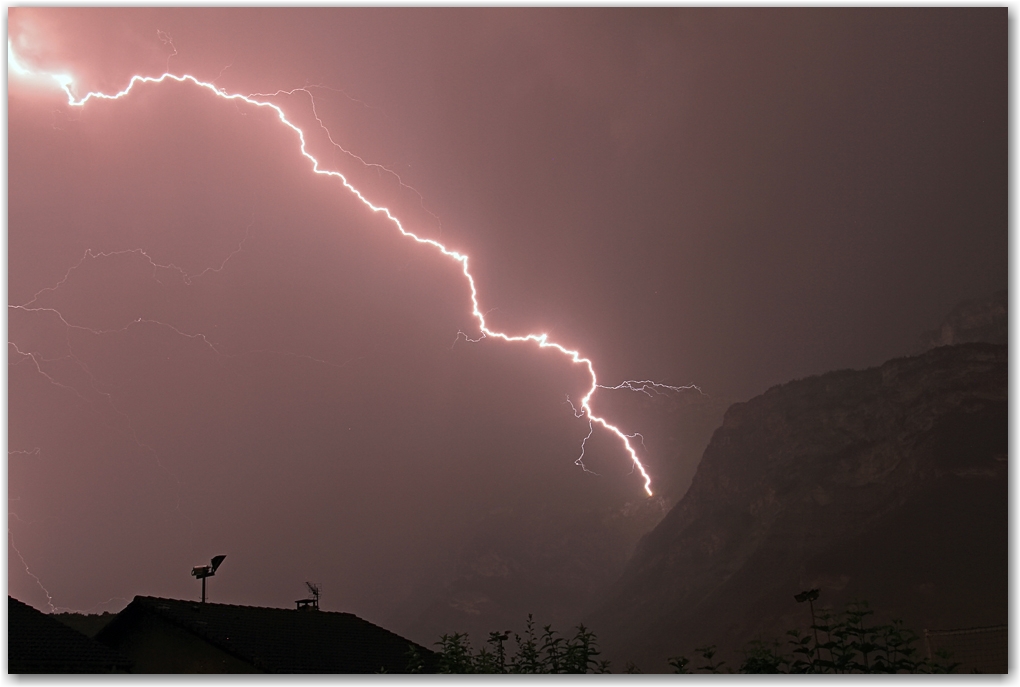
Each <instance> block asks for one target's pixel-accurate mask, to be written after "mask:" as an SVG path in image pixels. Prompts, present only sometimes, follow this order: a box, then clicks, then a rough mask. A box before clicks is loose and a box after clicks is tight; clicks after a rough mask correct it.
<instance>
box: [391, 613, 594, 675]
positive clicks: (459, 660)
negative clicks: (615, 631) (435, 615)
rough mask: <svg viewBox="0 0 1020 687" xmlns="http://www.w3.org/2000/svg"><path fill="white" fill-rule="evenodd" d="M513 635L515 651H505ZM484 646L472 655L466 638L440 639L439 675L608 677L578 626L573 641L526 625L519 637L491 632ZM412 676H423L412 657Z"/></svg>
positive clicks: (548, 628)
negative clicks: (539, 633)
mask: <svg viewBox="0 0 1020 687" xmlns="http://www.w3.org/2000/svg"><path fill="white" fill-rule="evenodd" d="M511 634H513V639H514V643H515V644H516V651H515V652H514V653H513V654H510V653H509V652H508V651H507V642H508V641H509V640H510V636H511ZM485 643H486V646H484V647H482V648H481V649H479V650H477V651H475V650H473V649H472V647H471V642H470V639H469V638H468V635H467V634H460V633H455V634H452V635H443V636H442V637H441V638H440V640H439V641H438V642H436V644H437V645H438V646H439V652H438V653H439V671H438V672H440V673H608V672H609V664H608V662H606V661H598V660H597V658H596V657H597V656H598V655H599V649H598V645H597V644H596V640H595V634H594V633H593V632H592V631H591V630H589V629H588V628H586V627H585V626H584V625H578V626H577V631H576V633H575V634H574V636H573V637H572V638H566V637H563V636H561V635H560V634H559V633H558V632H556V630H553V629H552V626H551V625H546V626H545V627H544V628H543V629H542V634H541V635H538V634H537V633H536V631H535V622H534V620H533V619H532V617H531V616H530V615H529V616H528V622H527V625H526V629H525V631H524V636H523V637H521V636H520V635H518V634H516V633H511V631H510V630H507V631H505V632H490V633H489V638H488V639H487V640H486V642H485ZM410 670H411V672H422V671H423V666H422V663H421V660H420V657H418V656H415V655H414V653H413V652H412V655H411V665H410Z"/></svg>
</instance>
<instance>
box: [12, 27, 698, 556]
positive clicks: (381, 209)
mask: <svg viewBox="0 0 1020 687" xmlns="http://www.w3.org/2000/svg"><path fill="white" fill-rule="evenodd" d="M159 38H160V39H161V40H163V41H164V43H166V44H168V45H169V46H170V47H173V43H172V39H170V37H169V35H164V34H163V32H160V33H159ZM174 54H176V48H174ZM170 57H173V55H170ZM170 57H168V58H167V64H168V67H167V71H166V72H165V73H163V74H162V75H160V76H141V75H135V76H132V77H131V79H130V80H129V81H128V84H127V86H125V87H124V88H123V89H122V90H120V91H118V92H116V93H103V92H98V91H89V92H88V93H86V94H85V95H83V96H81V97H78V96H76V95H75V92H74V90H73V88H72V86H73V85H74V79H73V77H71V76H70V75H69V74H67V73H64V72H59V73H57V72H46V71H40V70H36V69H32V68H30V67H28V66H27V65H25V64H23V63H22V62H21V61H20V60H19V59H18V57H17V55H16V54H15V52H14V49H13V47H12V45H11V43H10V41H9V40H8V43H7V60H8V69H9V70H10V71H11V72H13V73H14V74H16V75H18V76H22V77H26V78H41V79H44V80H47V79H48V80H51V81H52V84H53V85H56V86H57V87H58V88H59V89H60V90H61V91H63V92H64V94H65V95H66V96H67V104H68V105H69V106H70V107H75V108H82V107H84V106H85V104H86V103H88V102H89V101H90V100H119V99H121V98H125V97H127V96H128V95H129V94H130V93H131V92H132V91H133V90H134V89H135V87H136V86H138V85H141V84H161V83H165V82H168V81H174V82H177V83H181V84H191V85H193V86H195V87H197V88H199V89H202V90H205V91H208V92H209V93H210V94H212V95H214V96H215V97H217V98H221V99H223V100H228V101H231V102H234V103H236V104H244V105H248V106H251V107H255V108H263V109H268V110H271V111H273V112H274V113H275V114H276V117H277V118H278V120H279V122H280V123H281V124H282V125H283V126H284V127H285V128H287V129H289V130H290V131H291V132H293V134H294V135H295V136H296V137H297V142H298V150H299V152H300V154H301V155H302V156H303V157H305V158H306V159H307V160H308V162H309V163H310V165H311V170H312V172H313V173H315V174H319V175H323V176H328V177H332V178H334V179H337V180H338V181H339V182H340V183H341V184H342V185H343V187H344V188H345V189H347V191H349V192H350V193H351V194H353V195H354V196H355V197H356V198H357V199H358V200H359V201H360V202H361V203H362V204H364V205H365V207H367V208H368V209H370V210H371V211H372V212H373V213H377V214H380V215H383V216H384V217H385V218H386V219H387V220H388V221H389V222H390V223H391V224H392V225H393V226H394V227H395V228H396V230H397V231H399V232H400V234H401V235H403V236H404V237H406V238H409V239H411V240H413V241H415V242H417V243H419V244H422V245H425V246H428V247H430V248H432V249H434V250H436V251H438V252H439V253H441V254H442V255H443V256H445V257H447V258H449V259H450V260H452V261H453V262H455V263H457V264H458V265H459V267H460V270H461V272H462V274H463V275H464V279H465V280H466V281H467V285H468V289H469V292H470V301H471V316H472V318H473V319H474V320H475V321H476V322H477V323H478V331H479V336H477V337H476V338H471V337H469V336H468V335H467V334H464V333H463V332H459V333H458V340H459V338H460V337H461V336H463V338H465V339H466V340H468V341H472V342H478V341H481V340H482V339H485V338H491V339H498V340H501V341H505V342H507V343H530V344H533V345H535V346H537V347H538V348H540V349H550V348H551V349H554V350H556V351H558V352H559V353H560V354H562V355H563V356H564V357H566V358H567V359H568V360H569V361H570V363H571V364H572V365H575V366H580V367H582V368H584V369H585V370H586V371H587V373H588V376H589V378H590V380H591V383H590V386H589V387H588V391H587V393H585V394H584V396H583V397H582V398H581V399H580V402H579V404H578V406H573V403H571V406H572V407H574V413H575V415H576V416H577V417H578V418H585V419H587V421H588V424H589V433H588V436H587V437H585V439H584V442H583V443H582V446H581V456H580V457H579V458H578V459H577V461H576V463H577V464H578V465H580V466H581V467H582V468H584V464H583V458H584V448H585V445H586V444H587V441H588V439H590V438H591V436H592V434H593V433H594V430H595V425H598V426H600V427H602V428H603V429H604V430H606V431H608V432H609V433H610V434H611V435H613V436H615V437H616V438H617V439H618V440H619V441H620V443H621V445H622V446H623V449H624V452H625V453H626V455H627V456H628V458H629V459H630V462H631V463H632V465H633V468H634V469H635V470H637V471H638V472H639V473H640V475H641V477H642V478H643V480H644V490H645V492H646V493H647V494H648V496H652V488H651V483H652V480H651V477H650V476H649V474H648V471H647V470H646V469H645V466H644V465H643V464H642V462H641V459H640V457H639V456H638V453H637V451H636V450H635V448H634V445H633V444H632V439H634V438H635V437H638V436H640V435H637V434H627V433H625V432H624V431H623V430H621V429H620V428H619V427H617V426H616V425H614V424H612V423H611V422H609V421H608V420H607V419H606V418H604V417H602V416H600V415H597V414H596V413H595V411H594V409H593V408H592V399H593V398H594V396H595V394H596V392H597V391H598V390H599V389H625V390H630V391H639V392H642V393H646V394H648V395H651V394H652V393H664V392H666V391H679V390H683V389H688V388H696V387H674V386H668V385H664V384H659V383H655V382H650V381H627V382H623V383H621V384H618V385H616V386H605V385H602V384H600V383H599V381H598V377H597V375H596V373H595V366H594V364H593V363H592V361H591V359H589V358H587V357H585V356H584V355H582V354H581V353H580V351H578V350H573V349H570V348H567V347H566V346H564V345H562V344H560V343H557V342H555V341H552V340H551V339H550V338H549V336H548V334H546V333H528V334H515V335H512V334H507V333H505V332H501V331H496V330H494V329H492V328H490V327H489V326H488V322H487V321H486V317H485V316H486V313H484V312H483V311H482V310H481V307H480V304H479V297H478V289H477V287H476V284H475V278H474V276H473V275H472V273H471V270H470V269H469V259H468V256H467V255H466V254H464V253H461V252H459V251H455V250H451V249H449V248H447V247H446V246H445V245H444V244H442V243H441V242H439V241H437V240H435V239H432V238H424V237H421V236H418V235H417V234H415V233H413V232H411V231H409V230H408V229H407V228H406V227H405V226H404V225H403V223H401V221H400V220H399V219H398V218H397V217H396V216H395V215H394V214H393V213H392V212H391V211H390V210H389V208H387V207H385V206H383V205H377V204H375V203H373V202H372V201H371V200H369V199H368V198H367V197H366V196H365V195H364V194H363V193H362V192H361V191H360V190H359V189H357V188H356V187H355V186H354V185H353V184H351V182H350V181H348V179H347V177H346V176H345V175H343V174H342V173H341V172H339V171H336V170H332V169H326V168H324V167H323V166H322V164H321V163H320V162H319V160H318V159H317V158H316V157H315V156H314V155H312V154H311V153H310V152H309V150H308V147H307V142H306V137H305V132H304V131H303V130H302V129H301V128H300V127H298V126H297V125H295V124H294V123H293V122H292V121H291V120H290V119H289V118H288V117H287V115H286V113H285V112H284V111H283V109H282V108H281V107H280V106H279V105H276V104H275V103H273V102H270V101H268V100H265V99H264V98H267V97H272V96H275V95H281V94H292V93H295V92H298V91H303V92H305V93H307V94H308V95H309V97H311V95H312V94H311V92H310V91H309V90H308V89H307V88H303V89H293V90H292V91H278V92H276V93H274V94H249V95H243V94H240V93H228V92H227V91H226V90H224V89H222V88H220V87H218V86H216V85H215V83H212V82H208V81H203V80H201V79H199V78H197V77H195V76H192V75H191V74H182V75H177V74H172V73H170V71H169V60H170ZM312 108H313V115H314V117H315V119H316V121H317V122H318V124H319V126H321V127H322V128H323V129H325V125H324V124H323V123H322V120H321V119H320V118H319V116H318V114H317V113H316V112H315V101H314V98H312ZM327 135H328V131H327ZM329 141H330V143H331V144H333V145H334V146H335V147H336V148H338V149H340V150H341V151H343V152H344V153H346V154H348V155H351V156H352V157H355V158H357V159H358V160H359V161H361V162H362V163H364V164H368V163H365V161H364V160H362V159H361V158H358V157H357V156H355V155H353V154H352V153H350V152H348V151H347V150H344V149H343V148H342V147H341V146H339V144H337V143H336V142H335V141H334V140H333V138H332V137H331V136H330V137H329ZM378 167H379V168H380V169H383V170H384V171H386V172H389V173H390V174H394V176H396V175H395V173H393V172H392V171H391V170H389V169H386V168H384V167H382V166H378ZM397 179H398V182H399V183H400V184H401V186H405V184H404V183H403V181H401V180H400V179H399V177H397ZM411 190H413V189H411ZM415 193H417V191H415ZM420 197H421V196H420V194H419V198H420ZM430 214H431V213H430ZM433 216H434V215H433ZM146 257H148V256H147V255H146ZM83 259H84V258H83ZM228 259H229V258H228ZM150 261H151V259H150ZM153 264H154V265H155V263H153ZM164 267H165V266H164ZM33 300H34V299H33ZM14 307H20V308H24V309H26V310H27V309H30V308H26V307H25V306H14ZM31 309H33V310H34V309H35V308H31ZM38 310H44V309H43V308H38ZM53 312H56V311H53ZM57 316H58V317H60V318H61V320H63V317H62V316H60V314H59V313H57ZM136 322H137V323H140V322H142V320H141V319H139V320H136ZM64 323H65V324H66V325H67V326H69V327H74V326H76V325H71V324H70V323H68V322H66V321H64ZM153 323H154V324H164V323H155V322H153ZM128 326H130V325H128ZM164 326H170V325H164ZM78 327H80V325H78ZM89 331H93V333H100V332H97V331H95V330H89ZM175 331H177V333H179V334H182V335H184V336H188V337H196V338H197V337H200V338H201V339H202V341H203V342H204V343H205V344H206V345H208V346H209V347H210V348H212V349H213V350H214V351H216V352H217V353H219V351H217V350H216V348H215V346H214V345H213V344H212V343H211V342H210V341H209V340H208V339H206V338H205V336H204V335H201V334H194V335H190V334H185V333H184V332H181V331H179V330H176V329H175ZM18 353H20V354H22V355H26V354H25V353H23V352H21V351H18ZM33 360H34V358H33ZM35 362H36V366H37V367H38V361H35ZM40 372H41V373H42V370H41V369H40ZM43 374H45V373H43ZM47 377H48V375H47ZM50 381H53V382H54V383H56V382H55V380H53V379H52V378H50ZM584 469H585V470H587V468H584ZM19 555H20V554H19Z"/></svg>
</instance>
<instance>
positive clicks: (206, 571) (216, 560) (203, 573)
mask: <svg viewBox="0 0 1020 687" xmlns="http://www.w3.org/2000/svg"><path fill="white" fill-rule="evenodd" d="M224 558H226V556H213V559H212V560H211V561H209V565H196V566H195V567H194V568H192V569H191V576H192V577H194V578H196V579H199V580H202V603H205V578H207V577H212V576H213V575H215V574H216V568H218V567H220V563H222V562H223V559H224Z"/></svg>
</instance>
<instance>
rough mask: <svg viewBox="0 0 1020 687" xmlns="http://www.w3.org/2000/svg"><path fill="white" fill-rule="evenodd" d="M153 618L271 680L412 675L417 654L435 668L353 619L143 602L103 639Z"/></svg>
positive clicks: (426, 654)
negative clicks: (149, 616) (411, 665)
mask: <svg viewBox="0 0 1020 687" xmlns="http://www.w3.org/2000/svg"><path fill="white" fill-rule="evenodd" d="M140 614H153V615H155V616H157V617H159V618H161V619H162V620H164V621H165V622H168V623H170V624H172V625H174V626H176V627H179V628H181V629H184V630H186V631H187V632H190V633H192V634H194V635H197V636H198V637H200V638H201V639H203V640H205V641H207V642H208V643H209V644H211V645H213V646H215V647H217V648H218V649H220V650H221V651H224V652H226V653H228V654H231V655H232V656H234V657H236V658H238V659H240V660H242V661H244V662H246V663H249V664H250V665H252V666H253V667H255V668H256V669H258V670H262V671H265V672H269V673H376V672H380V671H382V670H385V671H386V672H390V673H402V672H407V669H408V665H409V663H410V654H409V651H410V648H411V647H412V646H413V647H414V648H415V649H416V650H417V651H418V652H419V654H420V655H421V656H422V658H423V660H424V663H425V665H426V666H429V667H431V666H432V665H433V664H434V663H435V660H436V657H435V654H434V653H433V652H432V651H429V650H428V649H426V648H424V647H422V646H419V645H417V644H415V643H414V642H411V641H410V640H407V639H404V638H403V637H401V636H399V635H397V634H394V633H392V632H390V631H389V630H385V629H383V628H381V627H379V626H378V625H373V624H372V623H370V622H368V621H366V620H362V619H361V618H359V617H358V616H356V615H352V614H350V613H334V612H329V611H320V610H296V609H288V608H263V607H258V606H234V605H230V604H216V603H198V602H195V601H181V600H177V599H160V598H157V597H150V596H136V597H135V598H134V600H133V601H132V602H131V603H130V604H128V606H127V607H126V608H125V609H124V610H123V611H121V612H120V614H118V616H117V617H116V618H115V619H114V620H113V621H111V622H110V624H109V625H107V626H106V627H105V628H104V629H103V630H102V631H101V632H100V633H99V634H98V635H97V636H96V638H97V639H98V640H100V641H109V640H110V639H111V638H113V637H115V636H116V635H118V634H120V633H122V632H127V631H130V626H131V625H132V624H134V619H135V618H138V617H139V615H140Z"/></svg>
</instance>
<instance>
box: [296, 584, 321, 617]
mask: <svg viewBox="0 0 1020 687" xmlns="http://www.w3.org/2000/svg"><path fill="white" fill-rule="evenodd" d="M305 585H306V586H307V587H308V591H309V592H311V594H312V598H310V599H298V600H297V601H295V602H294V603H296V604H297V607H298V610H299V611H309V610H310V611H317V610H319V594H320V593H321V591H322V585H320V584H318V583H315V582H305Z"/></svg>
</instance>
